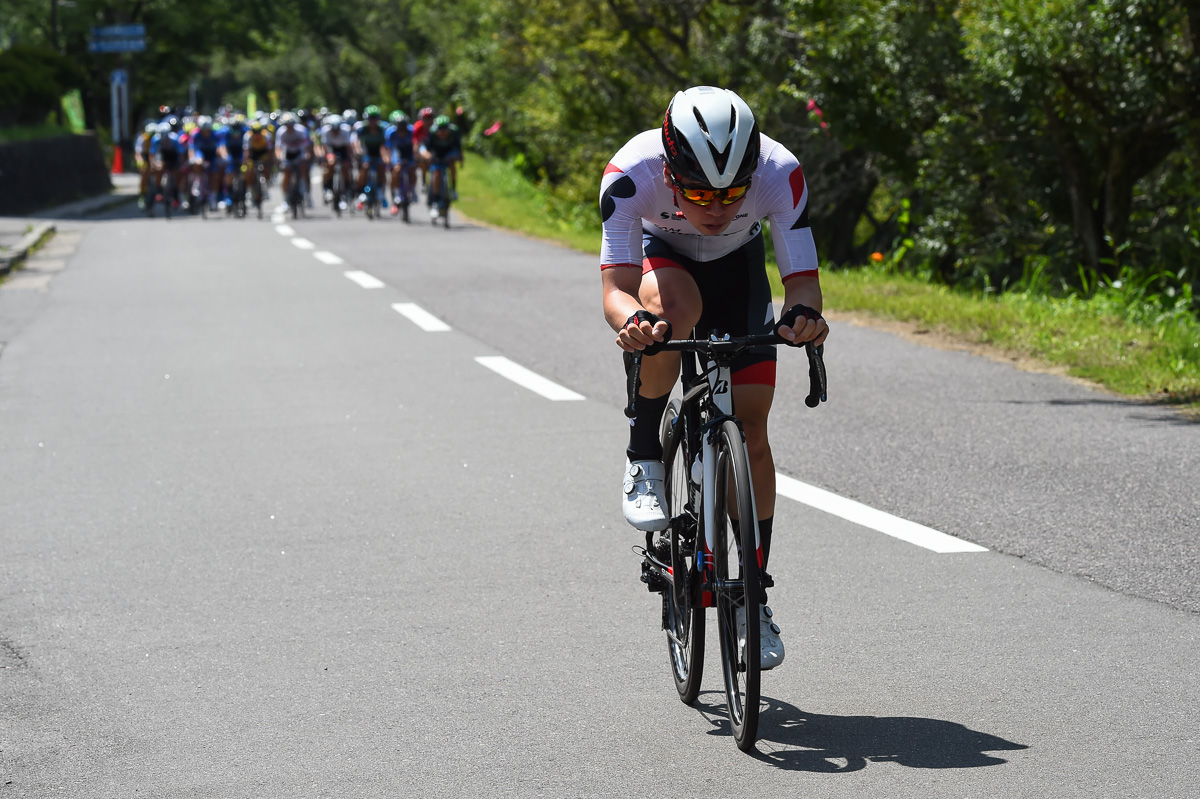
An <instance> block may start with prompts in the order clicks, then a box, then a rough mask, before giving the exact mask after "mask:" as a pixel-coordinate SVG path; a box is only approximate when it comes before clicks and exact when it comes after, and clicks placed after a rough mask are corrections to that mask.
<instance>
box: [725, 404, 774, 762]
mask: <svg viewBox="0 0 1200 799" xmlns="http://www.w3.org/2000/svg"><path fill="white" fill-rule="evenodd" d="M716 466H717V479H716V486H715V488H716V492H717V493H716V496H715V497H714V500H715V504H716V514H715V516H716V523H715V526H716V529H715V530H714V531H713V542H714V544H713V548H714V550H715V551H714V552H713V572H714V574H713V582H714V592H713V593H714V604H715V605H716V609H717V630H718V634H719V636H720V639H721V668H722V671H723V672H724V675H725V698H726V700H727V706H728V708H729V726H730V729H731V730H732V731H733V739H734V741H735V742H736V743H737V746H738V749H741V750H742V751H743V752H749V751H751V750H753V749H754V744H755V741H756V739H757V735H758V710H759V707H758V705H759V688H760V684H761V683H760V678H761V676H762V675H761V671H760V668H761V662H760V657H761V652H760V650H759V647H760V643H759V621H758V595H759V586H760V583H761V565H760V562H759V551H758V522H757V513H756V511H755V507H754V492H753V488H752V487H751V486H752V484H751V482H750V464H749V458H748V456H747V454H746V444H745V442H744V441H743V439H742V431H741V429H740V428H739V427H738V426H737V424H736V423H734V422H733V421H726V422H725V423H724V424H722V425H721V428H720V431H719V435H718V438H717V464H716Z"/></svg>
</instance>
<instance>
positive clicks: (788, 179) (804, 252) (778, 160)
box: [764, 145, 817, 282]
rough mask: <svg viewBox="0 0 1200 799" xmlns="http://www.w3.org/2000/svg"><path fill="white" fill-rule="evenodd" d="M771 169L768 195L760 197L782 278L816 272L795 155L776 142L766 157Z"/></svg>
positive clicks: (804, 183) (804, 187)
mask: <svg viewBox="0 0 1200 799" xmlns="http://www.w3.org/2000/svg"><path fill="white" fill-rule="evenodd" d="M766 168H767V169H770V170H772V171H774V172H775V174H774V175H772V179H771V180H769V181H768V185H770V186H771V187H772V189H773V190H772V194H771V195H770V196H768V197H765V198H764V201H765V202H766V204H767V208H768V211H767V218H768V219H769V220H770V222H771V240H772V242H773V243H774V244H775V260H776V261H777V262H778V264H779V277H780V278H781V279H782V280H783V281H785V282H786V281H787V280H788V279H789V278H793V277H796V276H798V275H802V274H809V275H816V274H817V246H816V243H815V242H814V241H813V235H812V228H811V227H809V222H808V182H807V181H806V180H805V179H804V170H803V169H802V168H801V167H800V162H799V161H797V160H796V156H794V155H792V154H791V153H790V152H788V151H787V149H786V148H784V147H783V146H781V145H779V146H777V147H776V149H775V150H773V151H772V152H771V153H770V154H769V157H768V159H767V165H766Z"/></svg>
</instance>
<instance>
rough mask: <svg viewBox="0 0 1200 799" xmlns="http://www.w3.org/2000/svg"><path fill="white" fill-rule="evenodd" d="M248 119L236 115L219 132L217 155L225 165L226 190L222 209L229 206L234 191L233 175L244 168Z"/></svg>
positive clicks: (223, 193) (222, 197)
mask: <svg viewBox="0 0 1200 799" xmlns="http://www.w3.org/2000/svg"><path fill="white" fill-rule="evenodd" d="M247 130H248V129H247V127H246V117H244V116H243V115H241V114H235V115H234V116H232V117H230V118H229V121H228V122H227V123H226V124H225V125H223V126H221V128H220V130H218V131H217V137H218V139H219V140H220V142H221V146H220V148H219V149H218V151H217V154H218V155H219V156H220V157H221V160H222V161H223V162H224V164H225V178H224V183H225V185H224V189H223V191H222V194H221V203H220V205H221V207H222V208H225V207H227V206H228V205H229V200H230V192H231V191H232V189H233V173H234V171H235V170H239V169H241V168H242V158H243V156H244V155H245V139H246V131H247Z"/></svg>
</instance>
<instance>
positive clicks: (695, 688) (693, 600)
mask: <svg viewBox="0 0 1200 799" xmlns="http://www.w3.org/2000/svg"><path fill="white" fill-rule="evenodd" d="M661 437H662V445H663V464H664V465H665V466H666V493H667V513H668V514H669V516H670V519H671V526H670V528H669V531H668V533H667V534H668V536H669V538H670V555H669V557H670V561H669V562H670V565H671V579H670V580H669V581H668V583H667V588H666V590H665V591H664V592H663V626H664V627H665V628H666V631H667V660H668V662H669V663H670V664H671V676H672V677H674V679H675V690H677V691H678V692H679V699H680V700H681V701H682V702H684V703H685V704H688V705H690V704H692V703H693V702H695V701H696V697H697V696H699V695H700V679H701V677H702V676H703V673H704V608H703V606H702V605H701V603H700V581H701V578H702V575H701V574H700V573H699V572H698V571H697V569H696V559H695V554H696V546H697V536H698V533H699V524H698V523H697V518H696V509H695V507H694V506H693V504H692V502H691V491H690V490H689V484H688V473H689V471H690V470H689V466H688V448H687V442H686V440H685V438H686V436H685V431H684V420H683V417H682V416H681V415H680V403H679V400H673V401H672V402H671V404H670V405H669V406H668V407H667V412H666V414H664V415H663V421H662V433H661Z"/></svg>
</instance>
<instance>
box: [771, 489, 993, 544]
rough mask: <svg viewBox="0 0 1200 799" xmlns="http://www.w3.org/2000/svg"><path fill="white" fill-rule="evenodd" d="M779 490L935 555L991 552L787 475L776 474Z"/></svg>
mask: <svg viewBox="0 0 1200 799" xmlns="http://www.w3.org/2000/svg"><path fill="white" fill-rule="evenodd" d="M775 491H776V493H778V494H779V495H780V496H784V497H788V498H789V499H794V500H796V501H797V502H803V503H804V504H805V505H811V506H812V507H814V508H816V509H817V510H823V511H825V512H826V513H829V514H832V515H834V516H839V517H841V518H843V519H846V520H847V521H851V522H854V523H855V524H859V525H862V526H863V527H868V528H870V529H872V530H875V531H877V532H880V533H883V534H884V535H890V536H891V537H892V538H899V539H900V540H901V541H907V542H908V543H910V544H916V545H917V546H919V547H924V548H925V549H928V550H932V551H933V552H938V553H949V552H987V548H986V547H981V546H979V545H978V544H972V543H971V542H969V541H963V540H962V539H961V538H955V537H954V536H952V535H947V534H946V533H941V532H938V531H937V530H934V529H933V528H931V527H926V526H925V525H923V524H917V523H916V522H910V521H908V520H907V519H901V518H900V517H899V516H893V515H892V514H890V513H885V512H883V511H881V510H876V509H875V508H872V507H870V506H868V505H864V504H862V503H861V502H855V501H854V500H852V499H846V498H845V497H840V496H838V495H837V494H834V493H832V492H830V491H826V490H824V489H822V488H817V487H816V486H811V485H809V484H808V483H802V482H800V481H799V480H796V479H795V478H792V477H788V476H787V475H783V474H778V473H776V475H775Z"/></svg>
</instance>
